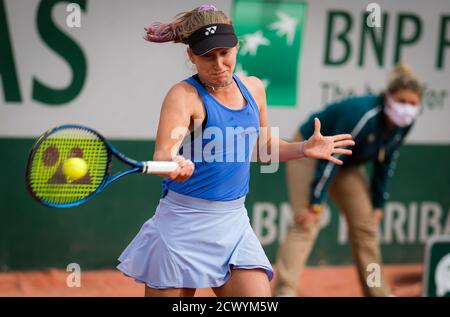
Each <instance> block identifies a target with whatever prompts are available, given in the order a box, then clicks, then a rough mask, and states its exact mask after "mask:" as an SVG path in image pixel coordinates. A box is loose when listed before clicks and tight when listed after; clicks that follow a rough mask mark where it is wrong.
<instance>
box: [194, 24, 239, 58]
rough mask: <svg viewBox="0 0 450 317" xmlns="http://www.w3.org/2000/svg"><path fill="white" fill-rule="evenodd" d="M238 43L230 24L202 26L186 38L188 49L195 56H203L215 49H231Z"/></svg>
mask: <svg viewBox="0 0 450 317" xmlns="http://www.w3.org/2000/svg"><path fill="white" fill-rule="evenodd" d="M237 43H238V39H237V37H236V34H235V33H234V28H233V26H232V25H231V24H226V23H217V24H209V25H204V26H203V27H202V28H200V29H198V30H197V31H195V32H194V33H192V34H191V35H190V36H189V38H188V44H189V47H190V48H191V49H192V51H193V53H194V54H195V55H204V54H206V53H208V52H209V51H211V50H213V49H216V48H231V47H235V46H236V45H237Z"/></svg>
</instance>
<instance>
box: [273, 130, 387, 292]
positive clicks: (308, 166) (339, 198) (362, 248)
mask: <svg viewBox="0 0 450 317" xmlns="http://www.w3.org/2000/svg"><path fill="white" fill-rule="evenodd" d="M295 139H296V141H301V140H302V138H301V136H300V135H299V134H297V135H296V137H295ZM315 163H316V160H314V159H302V160H296V161H290V162H288V163H287V167H286V172H287V185H288V191H289V199H290V202H291V206H292V210H293V212H294V213H299V212H305V207H306V206H307V204H308V202H309V194H310V183H311V181H312V178H313V176H314V172H315ZM329 194H330V197H331V198H332V199H333V201H334V203H335V204H336V206H337V207H338V208H339V209H340V210H341V212H343V213H344V216H345V218H346V220H347V224H348V228H349V237H350V242H351V247H352V254H353V259H354V261H355V264H356V268H357V271H358V276H359V280H360V284H361V287H362V289H363V293H364V295H365V296H388V295H390V290H389V287H388V285H387V283H386V281H385V278H384V275H383V273H382V271H381V287H368V286H367V282H366V280H367V276H368V274H370V272H367V265H368V264H369V263H378V264H380V266H381V254H380V248H379V240H378V234H377V230H378V228H377V227H378V225H377V223H376V222H375V220H374V218H373V208H372V203H371V200H370V195H369V188H368V181H367V177H366V174H365V171H364V169H363V167H347V168H342V169H341V170H340V171H338V172H337V174H336V175H335V177H334V179H333V180H332V183H331V184H330V189H329ZM318 232H319V227H318V225H316V226H310V227H308V228H304V227H301V226H299V225H297V224H295V223H294V225H293V226H292V227H291V228H290V230H289V232H288V235H287V237H286V240H285V241H284V243H283V244H282V245H281V247H280V249H279V252H278V258H277V262H276V268H277V278H276V280H275V289H274V295H275V296H281V295H296V294H297V286H298V285H297V282H298V280H299V275H300V272H301V270H302V268H303V267H304V266H305V263H306V261H307V259H308V256H309V254H310V252H311V249H312V247H313V245H314V242H315V240H316V237H317V234H318Z"/></svg>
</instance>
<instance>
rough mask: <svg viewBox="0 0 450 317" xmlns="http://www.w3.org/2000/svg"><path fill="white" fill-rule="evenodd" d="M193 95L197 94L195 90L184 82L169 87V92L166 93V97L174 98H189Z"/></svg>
mask: <svg viewBox="0 0 450 317" xmlns="http://www.w3.org/2000/svg"><path fill="white" fill-rule="evenodd" d="M195 94H197V91H196V90H195V88H194V87H193V86H192V85H191V84H189V83H187V82H185V81H182V82H179V83H176V84H175V85H173V86H172V87H170V89H169V91H168V92H167V96H174V97H189V96H192V95H195Z"/></svg>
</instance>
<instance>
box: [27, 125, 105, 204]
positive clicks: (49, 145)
mask: <svg viewBox="0 0 450 317" xmlns="http://www.w3.org/2000/svg"><path fill="white" fill-rule="evenodd" d="M111 155H112V153H111V149H110V148H109V146H108V143H107V142H106V141H105V139H104V138H103V137H102V136H101V135H100V134H99V133H98V132H96V131H94V130H92V129H90V128H88V127H84V126H80V125H63V126H59V127H56V128H53V129H50V130H49V131H47V132H45V133H44V134H43V135H41V136H40V137H39V138H38V139H37V141H36V142H35V143H34V145H33V147H32V149H31V151H30V154H29V157H28V163H27V168H26V176H25V179H26V185H27V189H28V191H29V193H30V194H31V196H32V197H33V198H34V199H35V200H37V201H38V202H40V203H42V204H44V205H46V206H50V207H58V208H67V207H74V206H78V205H80V204H82V203H84V202H86V201H87V200H89V199H91V198H93V197H94V196H95V194H97V193H98V192H100V191H101V189H102V188H103V186H104V185H105V183H106V181H107V179H108V174H109V170H110V164H111ZM72 157H79V158H82V159H83V160H84V161H85V162H86V163H87V173H86V174H85V175H84V176H83V177H81V178H79V179H77V180H74V181H70V180H69V179H68V178H67V176H66V175H65V174H64V173H63V170H62V166H63V163H64V161H65V160H67V159H68V158H72Z"/></svg>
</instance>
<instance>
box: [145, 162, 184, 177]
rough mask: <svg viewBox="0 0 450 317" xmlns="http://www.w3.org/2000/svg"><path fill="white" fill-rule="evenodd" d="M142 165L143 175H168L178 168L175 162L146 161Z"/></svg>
mask: <svg viewBox="0 0 450 317" xmlns="http://www.w3.org/2000/svg"><path fill="white" fill-rule="evenodd" d="M143 163H144V168H143V169H142V173H144V174H154V173H170V172H173V171H174V170H176V169H177V168H178V163H176V162H164V161H148V162H143Z"/></svg>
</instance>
